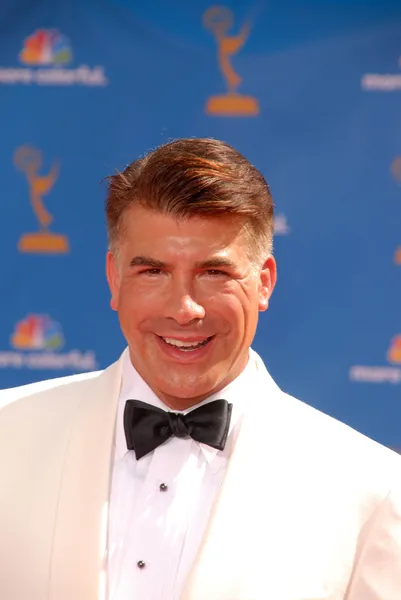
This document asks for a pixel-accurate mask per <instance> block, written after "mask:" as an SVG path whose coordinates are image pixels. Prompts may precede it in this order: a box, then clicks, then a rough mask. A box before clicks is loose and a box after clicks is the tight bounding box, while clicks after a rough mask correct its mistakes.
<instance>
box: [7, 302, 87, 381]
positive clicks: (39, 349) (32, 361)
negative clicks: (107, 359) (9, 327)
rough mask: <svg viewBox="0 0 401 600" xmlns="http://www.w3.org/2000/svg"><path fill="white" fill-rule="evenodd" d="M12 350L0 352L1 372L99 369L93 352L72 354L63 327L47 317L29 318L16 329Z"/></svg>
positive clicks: (29, 315)
mask: <svg viewBox="0 0 401 600" xmlns="http://www.w3.org/2000/svg"><path fill="white" fill-rule="evenodd" d="M9 342H10V346H11V348H12V350H4V351H0V369H10V368H14V369H30V370H36V369H44V370H52V371H65V370H68V371H73V372H80V371H81V372H82V371H94V370H95V369H97V368H98V365H97V360H96V356H95V353H94V352H93V350H86V351H84V352H83V351H81V350H76V349H74V350H69V351H67V352H61V349H63V348H64V346H65V345H66V341H65V337H64V334H63V330H62V327H61V325H60V323H58V322H57V321H55V320H54V319H52V318H51V317H50V316H49V315H48V314H33V313H30V314H28V315H26V316H25V317H24V318H23V319H21V320H20V321H18V322H17V323H16V324H15V325H14V328H13V331H12V334H11V336H10V339H9Z"/></svg>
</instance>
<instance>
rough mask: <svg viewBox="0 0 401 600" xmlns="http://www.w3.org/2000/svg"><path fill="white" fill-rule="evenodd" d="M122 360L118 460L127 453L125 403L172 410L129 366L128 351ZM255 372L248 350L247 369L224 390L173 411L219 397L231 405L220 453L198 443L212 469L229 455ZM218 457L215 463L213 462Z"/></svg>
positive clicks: (195, 406) (185, 411)
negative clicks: (130, 400) (225, 436)
mask: <svg viewBox="0 0 401 600" xmlns="http://www.w3.org/2000/svg"><path fill="white" fill-rule="evenodd" d="M122 360H123V375H122V385H121V391H120V398H119V403H118V410H117V423H116V440H115V460H118V459H120V458H122V457H123V456H124V455H125V454H126V453H127V445H126V440H125V433H124V421H123V417H124V408H125V403H126V401H127V400H129V399H134V398H135V399H136V400H141V401H142V402H147V403H148V404H151V405H152V406H156V407H158V408H161V409H163V410H166V411H171V410H172V409H171V408H169V407H168V406H166V404H164V402H162V401H161V400H160V398H158V397H157V396H156V394H155V393H154V392H153V390H152V389H151V388H150V387H149V385H148V384H147V383H146V382H145V381H144V379H143V378H142V377H141V376H140V375H139V373H138V372H137V370H136V369H135V367H134V366H133V365H132V363H131V359H130V356H129V352H128V350H127V351H126V352H124V354H123V357H122ZM255 371H256V364H255V358H254V354H253V353H252V351H251V354H250V358H249V360H248V363H247V366H246V367H245V369H244V370H243V371H242V373H241V374H240V375H239V376H238V377H237V378H236V379H234V381H232V382H231V383H229V384H228V385H227V386H226V387H225V388H223V389H222V390H220V391H219V392H217V393H215V394H212V395H211V396H210V397H208V398H206V399H205V400H202V402H199V403H198V404H196V405H194V406H191V408H188V409H186V410H183V411H174V412H182V413H184V414H186V413H188V412H189V411H191V410H194V409H195V408H198V407H199V406H202V405H204V404H207V403H208V402H212V401H213V400H218V399H220V398H223V399H224V400H227V402H229V403H230V404H232V405H233V409H232V414H231V420H230V427H229V432H228V437H227V443H226V446H225V448H224V450H223V451H220V450H217V449H216V448H212V447H211V446H208V445H206V444H199V446H200V447H201V449H202V452H203V454H204V455H205V458H206V460H207V461H208V463H209V464H211V463H212V462H213V463H215V466H216V467H218V465H219V464H220V462H221V461H222V460H225V459H226V458H227V457H228V456H229V454H230V452H231V449H232V445H233V442H234V441H235V438H236V435H237V433H238V429H239V426H240V423H241V420H242V416H243V412H244V404H245V402H246V398H247V396H248V395H249V390H250V389H251V386H252V383H253V382H254V380H255V377H254V375H255ZM218 457H219V460H216V459H217V458H218Z"/></svg>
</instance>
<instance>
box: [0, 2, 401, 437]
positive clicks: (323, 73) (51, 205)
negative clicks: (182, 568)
mask: <svg viewBox="0 0 401 600" xmlns="http://www.w3.org/2000/svg"><path fill="white" fill-rule="evenodd" d="M400 57H401V7H400V5H399V3H395V2H394V3H390V2H386V1H385V0H380V1H377V2H373V1H372V2H358V1H354V2H351V1H347V2H345V1H344V2H334V1H333V2H329V1H326V2H324V1H319V2H317V1H316V2H306V1H302V2H299V1H298V2H297V1H295V0H286V2H281V1H280V0H269V1H268V2H265V3H263V2H259V3H258V2H257V0H256V2H255V4H253V5H250V4H249V2H248V1H247V0H242V1H238V2H228V1H227V2H226V4H225V6H223V7H222V6H221V5H219V6H217V7H216V6H215V5H214V4H213V2H208V1H205V0H198V1H197V2H187V1H184V0H182V1H181V0H180V1H179V0H171V1H170V2H165V1H164V0H149V1H148V2H146V3H145V2H143V3H142V2H141V3H140V2H134V1H133V0H130V1H129V0H119V1H118V0H110V1H106V0H104V1H100V0H97V1H95V0H92V1H89V0H86V1H85V2H83V1H82V0H75V1H74V0H65V1H61V0H59V1H56V2H54V1H50V0H47V1H39V0H38V1H36V2H30V1H28V0H25V1H24V0H19V1H18V0H14V1H12V0H3V2H2V4H1V6H0V113H1V143H0V170H1V201H0V210H1V220H0V227H1V235H0V251H1V257H2V274H1V278H0V293H1V315H0V387H1V388H5V387H9V386H15V385H19V384H23V383H27V382H31V381H35V380H39V379H44V378H49V377H56V376H62V375H66V374H71V373H76V372H80V371H86V370H92V369H97V368H103V367H105V366H106V365H108V364H109V363H111V362H112V361H114V360H115V359H116V357H117V356H118V355H119V353H120V351H121V350H122V348H123V347H124V342H123V339H122V336H121V334H120V332H119V327H118V323H117V319H116V316H115V314H114V313H112V312H111V310H110V309H109V304H108V302H109V293H108V290H107V287H106V282H105V277H104V253H105V249H106V236H105V222H104V215H103V203H104V196H105V188H104V186H102V184H101V180H102V178H103V177H105V176H106V175H108V174H110V173H112V172H113V171H114V170H115V169H116V168H118V169H122V168H123V167H124V166H125V165H126V164H127V163H129V162H131V161H132V160H134V159H135V158H137V157H138V156H139V155H141V154H143V153H144V152H145V151H147V150H149V149H151V148H153V147H154V146H156V145H158V144H160V143H163V142H166V141H168V140H170V139H172V138H176V137H183V136H185V137H187V136H202V137H205V136H212V137H217V138H220V139H223V140H225V141H227V142H229V143H231V144H233V145H234V146H235V147H237V148H238V149H239V150H240V151H242V152H243V153H244V154H245V155H246V156H247V157H248V158H249V159H250V160H251V161H252V162H253V163H254V164H255V165H256V166H257V167H258V168H260V169H261V171H262V172H263V173H264V175H265V177H266V178H267V180H268V181H269V183H270V186H271V189H272V192H273V195H274V198H275V203H276V212H277V219H276V234H277V235H276V241H275V253H276V257H277V261H278V267H279V282H278V285H277V288H276V291H275V293H274V296H273V299H272V303H271V308H270V310H269V311H268V313H267V314H266V315H263V317H262V319H261V322H260V326H259V331H258V334H257V338H256V340H255V344H254V347H255V349H256V350H257V351H258V352H259V353H260V354H261V355H262V356H263V358H264V359H265V361H266V363H267V366H268V368H269V370H270V371H271V373H272V375H273V376H274V377H275V379H276V380H277V382H278V383H279V384H280V385H281V387H283V388H284V389H286V390H287V391H288V392H290V393H292V394H294V395H296V396H298V397H300V398H301V399H303V400H305V401H306V402H308V403H310V404H312V405H314V406H316V407H318V408H320V409H322V410H324V411H325V412H327V413H329V414H331V415H333V416H335V417H337V418H339V419H340V420H342V421H344V422H347V423H349V424H350V425H352V426H353V427H355V428H356V429H359V430H360V431H362V432H364V433H366V434H368V435H369V436H371V437H373V438H375V439H377V440H378V441H380V442H382V443H384V444H386V445H388V446H391V447H394V448H399V447H401V427H400V420H401V396H400V384H401V320H400V292H401V250H399V248H401V228H400V217H401V189H400V185H401V158H400V156H401V118H400V117H401V66H400V65H401V63H400V61H401V58H400Z"/></svg>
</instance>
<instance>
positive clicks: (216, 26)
mask: <svg viewBox="0 0 401 600" xmlns="http://www.w3.org/2000/svg"><path fill="white" fill-rule="evenodd" d="M233 24H234V15H233V13H232V11H231V10H230V9H229V8H227V7H225V6H212V7H211V8H208V9H207V10H206V11H205V13H204V15H203V25H204V26H205V27H206V29H209V31H211V32H212V33H213V35H214V37H215V40H216V43H217V55H218V63H219V68H220V71H221V72H222V74H223V77H224V79H225V81H226V85H227V90H228V91H227V93H226V94H222V95H219V96H211V97H210V98H208V100H207V102H206V112H207V114H209V115H218V116H225V117H238V116H256V115H258V114H259V104H258V101H257V99H256V98H253V97H252V96H243V95H241V94H239V93H238V92H237V89H238V86H239V84H240V83H241V81H242V79H241V77H240V76H239V75H238V74H237V73H236V72H235V71H234V69H233V67H232V65H231V62H230V58H231V56H234V55H235V54H237V53H238V52H239V51H240V50H241V48H242V47H243V46H244V45H245V43H246V41H247V39H248V36H249V33H250V30H251V27H250V23H249V22H246V23H244V24H243V26H242V28H241V31H240V32H239V33H238V35H235V36H234V35H227V32H228V31H229V30H230V29H231V27H232V26H233Z"/></svg>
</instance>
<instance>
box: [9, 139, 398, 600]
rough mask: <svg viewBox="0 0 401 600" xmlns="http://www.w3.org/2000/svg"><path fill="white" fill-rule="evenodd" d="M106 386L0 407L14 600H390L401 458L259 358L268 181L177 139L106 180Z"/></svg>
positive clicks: (79, 380)
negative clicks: (303, 396)
mask: <svg viewBox="0 0 401 600" xmlns="http://www.w3.org/2000/svg"><path fill="white" fill-rule="evenodd" d="M106 214H107V225H108V236H109V252H108V254H107V267H106V268H107V278H108V282H109V286H110V291H111V307H112V308H113V309H114V310H116V311H117V312H118V316H119V320H120V325H121V330H122V332H123V334H124V336H125V339H126V341H127V349H126V350H125V351H124V353H123V355H122V356H121V357H120V358H119V359H118V360H117V362H116V363H114V364H113V365H111V366H110V367H109V368H107V369H106V370H104V371H102V372H99V373H90V374H86V375H78V376H73V377H68V378H63V379H57V380H52V381H46V382H41V383H37V384H32V385H29V386H24V387H21V388H16V389H12V390H6V391H4V392H1V393H0V405H1V406H2V409H1V411H0V448H1V450H2V452H1V457H2V458H1V460H0V480H1V491H0V527H1V529H0V531H1V536H0V596H1V597H2V598H3V597H4V598H7V600H25V599H27V600H28V599H29V600H43V599H44V598H48V599H49V600H71V599H72V598H73V599H74V600H133V599H137V600H205V599H207V600H271V599H273V598H274V600H312V599H313V600H399V598H400V597H401V596H400V594H401V483H400V481H401V464H400V457H399V456H398V455H396V454H395V453H393V452H391V451H390V450H388V449H386V448H384V447H382V446H380V445H378V444H376V443H375V442H373V441H371V440H369V439H367V438H366V437H364V436H362V435H361V434H359V433H357V432H355V431H353V430H352V429H350V428H348V427H346V426H345V425H343V424H341V423H339V422H337V421H335V420H334V419H331V418H330V417H328V416H326V415H324V414H322V413H321V412H318V411H316V410H314V409H312V408H311V407H309V406H307V405H306V404H303V403H302V402H300V401H298V400H296V399H294V398H292V397H290V396H288V395H286V394H285V393H284V392H282V391H281V390H280V389H279V388H278V386H277V385H276V384H275V383H274V382H273V380H272V379H271V377H270V375H269V374H268V372H267V370H266V368H265V366H264V364H263V361H262V360H261V358H260V357H259V356H257V355H256V353H255V352H254V351H253V350H252V349H251V344H252V341H253V339H254V335H255V331H256V327H257V322H258V316H259V313H260V312H262V311H265V310H266V309H267V308H268V305H269V300H270V296H271V294H272V292H273V289H274V286H275V282H276V263H275V259H274V257H273V255H272V237H273V203H272V198H271V195H270V192H269V188H268V186H267V184H266V182H265V180H264V178H263V176H262V175H261V173H260V172H259V171H258V170H257V169H256V168H255V167H253V166H252V165H251V164H250V163H249V162H248V161H247V160H246V159H245V158H244V157H243V156H242V155H241V154H240V153H239V152H237V151H236V150H234V149H233V148H232V147H230V146H228V145H227V144H224V143H222V142H219V141H216V140H210V139H184V140H177V141H174V142H171V143H169V144H166V145H165V146H162V147H160V148H158V149H156V150H155V151H153V152H151V153H149V154H148V155H147V156H145V157H144V158H142V159H139V160H137V161H135V162H133V163H132V164H131V165H129V166H128V167H127V168H126V169H125V171H124V172H123V173H120V174H117V175H114V176H112V177H110V178H109V190H108V196H107V203H106Z"/></svg>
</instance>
